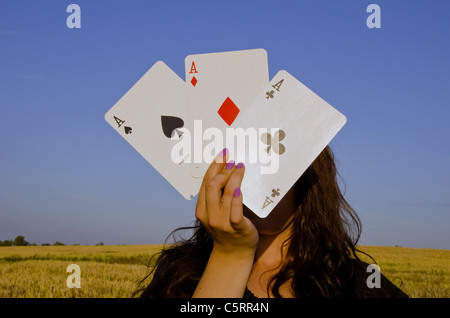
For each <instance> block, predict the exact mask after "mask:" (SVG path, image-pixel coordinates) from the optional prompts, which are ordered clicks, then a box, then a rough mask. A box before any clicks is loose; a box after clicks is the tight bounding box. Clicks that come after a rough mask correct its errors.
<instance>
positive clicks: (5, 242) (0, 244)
mask: <svg viewBox="0 0 450 318" xmlns="http://www.w3.org/2000/svg"><path fill="white" fill-rule="evenodd" d="M0 246H12V241H9V240H4V241H3V242H2V241H0Z"/></svg>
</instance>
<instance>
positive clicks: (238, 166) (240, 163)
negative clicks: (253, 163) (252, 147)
mask: <svg viewBox="0 0 450 318" xmlns="http://www.w3.org/2000/svg"><path fill="white" fill-rule="evenodd" d="M242 167H244V164H243V163H242V162H239V163H238V164H237V165H236V168H238V169H239V168H242Z"/></svg>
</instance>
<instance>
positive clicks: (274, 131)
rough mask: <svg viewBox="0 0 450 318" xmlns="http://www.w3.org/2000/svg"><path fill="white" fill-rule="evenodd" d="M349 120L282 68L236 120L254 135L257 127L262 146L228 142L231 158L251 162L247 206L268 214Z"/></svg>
mask: <svg viewBox="0 0 450 318" xmlns="http://www.w3.org/2000/svg"><path fill="white" fill-rule="evenodd" d="M345 122H346V118H345V116H344V115H342V114H341V113H340V112H338V111H337V110H336V109H334V108H333V107H332V106H330V105H329V104H328V103H327V102H325V101H324V100H323V99H321V98H320V97H319V96H317V95H316V94H315V93H314V92H312V91H311V90H310V89H308V88H307V87H306V86H305V85H303V84H302V83H300V82H299V81H298V80H297V79H295V78H294V77H293V76H292V75H290V74H289V73H287V72H286V71H280V72H278V73H277V75H276V76H275V77H274V78H273V79H272V81H271V82H270V83H269V85H268V86H267V87H266V89H265V90H263V91H261V92H260V94H259V95H258V97H257V98H256V100H255V101H254V102H253V103H252V105H251V106H250V107H249V108H247V110H246V111H245V112H244V113H243V114H241V116H239V118H238V119H237V120H236V122H235V124H234V126H235V127H242V128H243V129H244V130H245V131H246V132H248V133H249V134H250V133H251V132H252V130H255V131H256V132H255V133H254V134H255V136H257V137H255V138H254V139H257V142H256V144H257V146H255V142H254V143H253V146H250V148H249V147H248V146H245V147H246V151H240V152H239V149H238V146H237V145H236V144H235V145H233V144H227V147H228V148H229V149H230V155H231V157H232V158H234V159H235V160H236V162H239V161H242V162H245V164H246V171H245V175H244V179H243V181H242V186H241V189H242V193H243V197H244V204H245V205H246V206H247V207H248V208H249V209H250V210H252V211H253V212H254V213H255V214H256V215H258V216H259V217H261V218H264V217H266V216H268V215H269V214H270V212H271V211H272V210H273V208H274V207H275V206H276V205H277V204H278V203H279V202H280V200H281V199H282V198H283V196H284V195H285V194H286V193H287V192H288V191H289V190H290V188H291V187H292V186H293V185H294V183H295V182H296V181H297V180H298V179H299V178H300V176H301V175H302V174H303V172H305V170H306V169H307V168H308V167H309V166H310V165H311V163H312V162H313V161H314V160H315V158H316V157H317V156H318V155H319V154H320V153H321V152H322V150H323V149H324V148H325V147H326V146H327V145H328V143H329V142H330V141H331V140H332V139H333V137H334V136H335V135H336V134H337V132H338V131H339V130H340V129H341V128H342V126H344V124H345ZM249 129H250V130H249ZM249 139H250V138H249ZM227 142H228V140H227ZM248 144H250V142H248ZM250 154H253V156H255V155H256V154H258V156H257V158H256V159H255V158H253V159H252V158H250Z"/></svg>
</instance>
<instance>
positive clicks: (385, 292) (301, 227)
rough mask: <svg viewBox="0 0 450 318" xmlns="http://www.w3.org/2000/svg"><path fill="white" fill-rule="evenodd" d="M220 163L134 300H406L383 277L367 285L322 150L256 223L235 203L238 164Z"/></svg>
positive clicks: (327, 153)
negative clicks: (180, 235) (180, 234)
mask: <svg viewBox="0 0 450 318" xmlns="http://www.w3.org/2000/svg"><path fill="white" fill-rule="evenodd" d="M218 159H223V160H218ZM226 160H227V152H226V149H224V151H223V153H221V154H220V155H219V157H218V158H216V160H215V161H214V162H213V163H212V164H211V165H210V167H209V169H208V171H207V172H206V174H205V176H204V179H203V183H202V185H201V188H200V192H199V195H198V201H197V207H196V212H195V216H196V218H197V220H198V221H197V224H196V226H195V227H193V229H194V233H193V236H192V237H191V238H190V239H188V240H184V241H182V242H181V243H178V244H176V245H173V246H171V247H170V248H168V249H165V250H163V251H162V252H161V254H160V256H159V258H158V260H157V262H156V266H155V268H154V275H153V278H152V281H151V282H150V284H149V285H148V286H147V287H146V288H144V289H143V290H142V293H141V295H140V296H141V297H407V295H406V294H404V293H403V292H402V291H401V290H400V289H398V288H397V287H396V286H395V285H393V284H392V283H391V282H390V281H388V280H387V279H386V278H385V277H384V276H383V275H381V283H380V286H379V287H380V288H369V287H368V286H367V283H366V281H367V278H368V275H370V274H371V272H369V273H367V272H366V269H367V266H368V264H366V263H363V262H362V261H360V260H359V259H358V256H357V254H356V251H357V250H356V244H357V241H358V239H359V236H360V232H361V224H360V221H359V218H358V216H357V215H356V214H355V212H354V211H353V209H352V208H351V207H350V205H349V204H348V203H347V202H346V201H345V199H344V197H343V195H342V193H341V191H340V189H339V186H338V180H337V176H338V174H337V171H336V167H335V163H334V155H333V153H332V151H331V149H330V148H329V147H326V148H325V149H324V150H323V151H322V153H321V154H320V155H319V156H318V157H317V158H316V160H315V161H314V162H313V163H312V164H311V166H310V167H309V168H308V169H307V170H306V171H305V173H304V174H303V175H302V176H301V177H300V178H299V179H298V181H297V182H296V183H295V185H294V186H293V187H292V188H291V189H290V191H289V192H288V193H287V194H286V195H285V196H284V197H283V199H282V200H281V201H280V203H279V204H278V205H277V206H276V207H275V209H274V210H273V211H272V213H271V214H270V215H269V216H268V217H267V218H264V219H260V218H258V217H257V216H256V215H254V214H253V213H252V212H251V211H250V210H249V209H247V208H246V207H245V206H243V203H242V202H243V195H245V193H241V191H240V185H241V181H242V179H243V177H244V173H245V167H244V165H243V164H242V163H239V164H237V165H235V164H234V162H228V163H226V162H227V161H226ZM185 229H187V228H185ZM155 269H156V270H155ZM150 274H152V273H150Z"/></svg>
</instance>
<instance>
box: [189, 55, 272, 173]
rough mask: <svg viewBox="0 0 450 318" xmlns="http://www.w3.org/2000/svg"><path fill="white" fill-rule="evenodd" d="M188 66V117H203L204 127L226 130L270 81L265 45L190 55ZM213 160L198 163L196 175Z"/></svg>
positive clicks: (191, 119) (190, 119)
mask: <svg viewBox="0 0 450 318" xmlns="http://www.w3.org/2000/svg"><path fill="white" fill-rule="evenodd" d="M185 69H186V105H187V110H188V116H189V118H188V119H189V121H190V122H191V123H192V122H193V121H194V120H197V119H200V120H201V125H202V130H207V129H208V128H211V127H214V128H217V129H220V130H222V131H223V132H224V131H225V129H226V128H227V127H230V126H232V125H233V122H234V121H235V120H236V119H237V118H238V117H239V114H240V113H242V112H243V111H244V110H245V109H246V108H247V107H248V106H249V105H250V104H251V103H252V102H253V100H254V99H255V98H256V96H257V95H258V94H259V93H260V92H261V90H262V89H264V87H265V86H266V85H267V84H268V83H269V70H268V63H267V52H266V51H265V50H264V49H253V50H242V51H230V52H219V53H209V54H197V55H189V56H187V57H186V59H185ZM211 156H212V157H213V156H214V154H211ZM198 161H199V160H196V162H197V163H198ZM209 163H210V161H209V160H208V158H205V160H203V161H202V163H201V165H200V166H201V167H200V166H199V165H194V166H193V168H195V169H196V170H195V173H194V172H192V175H193V177H197V178H202V177H203V174H204V172H205V171H206V169H207V167H208V165H209Z"/></svg>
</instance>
